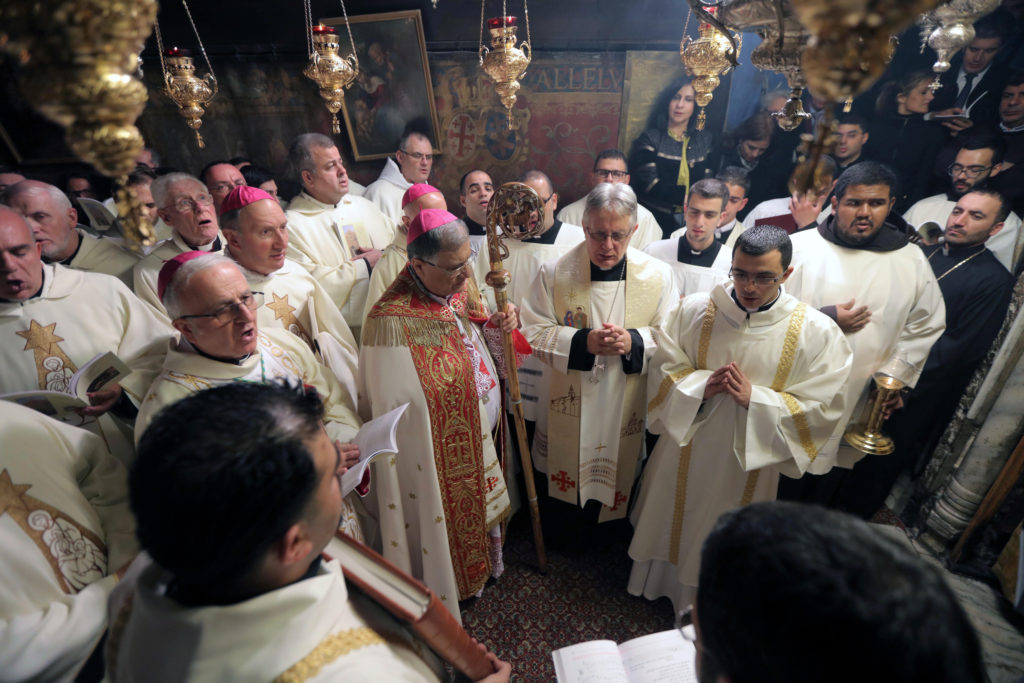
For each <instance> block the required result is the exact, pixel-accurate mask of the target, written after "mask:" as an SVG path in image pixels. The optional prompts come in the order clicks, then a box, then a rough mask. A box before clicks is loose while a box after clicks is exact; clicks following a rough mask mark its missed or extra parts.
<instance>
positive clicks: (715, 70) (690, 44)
mask: <svg viewBox="0 0 1024 683" xmlns="http://www.w3.org/2000/svg"><path fill="white" fill-rule="evenodd" d="M708 13H709V14H713V13H714V8H710V9H709V10H708ZM698 31H699V33H700V37H699V38H697V39H696V40H690V37H689V36H687V35H684V36H683V40H682V42H681V43H680V45H679V56H680V58H681V59H682V61H683V66H685V67H686V73H688V74H689V75H691V76H693V77H694V79H693V84H692V85H693V91H694V93H695V95H696V97H695V99H696V101H697V105H698V106H699V107H700V114H698V116H697V130H704V123H705V121H706V120H707V113H706V112H705V111H704V108H705V107H706V106H708V105H709V104H711V98H712V97H713V94H714V90H715V88H717V87H718V84H719V83H720V82H721V77H722V76H724V75H725V74H727V73H729V71H731V70H732V68H733V66H735V64H736V58H737V57H738V56H739V51H740V46H741V44H742V41H741V37H740V36H739V35H738V34H736V35H734V36H733V39H732V40H730V39H729V36H728V35H726V34H725V33H723V32H722V31H719V30H718V29H717V28H715V27H714V26H712V25H711V24H710V23H708V22H701V23H700V27H699V28H698Z"/></svg>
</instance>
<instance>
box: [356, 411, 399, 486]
mask: <svg viewBox="0 0 1024 683" xmlns="http://www.w3.org/2000/svg"><path fill="white" fill-rule="evenodd" d="M408 407H409V404H408V403H403V404H402V405H400V406H398V407H397V408H395V409H394V410H392V411H390V412H387V413H384V414H383V415H381V416H380V417H378V418H376V419H373V420H370V421H369V422H367V423H366V424H364V425H363V427H362V429H360V430H359V433H358V434H356V435H355V437H354V438H353V439H352V443H354V444H355V445H357V446H359V462H357V463H356V464H355V465H353V466H352V467H350V468H348V471H347V472H345V474H343V475H341V495H342V496H347V495H348V494H350V493H352V491H353V490H354V489H355V488H356V486H358V485H359V482H361V481H362V480H363V476H365V474H366V468H367V467H369V466H370V461H371V460H373V459H374V458H376V457H377V456H378V455H380V454H381V453H398V438H397V434H398V421H399V420H400V419H401V418H402V414H403V413H405V409H406V408H408Z"/></svg>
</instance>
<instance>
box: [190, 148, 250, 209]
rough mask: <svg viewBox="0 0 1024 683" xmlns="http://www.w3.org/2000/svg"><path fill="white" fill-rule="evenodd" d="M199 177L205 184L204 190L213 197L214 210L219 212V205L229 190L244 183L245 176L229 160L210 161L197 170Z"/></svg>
mask: <svg viewBox="0 0 1024 683" xmlns="http://www.w3.org/2000/svg"><path fill="white" fill-rule="evenodd" d="M199 179H200V180H202V181H203V182H204V183H205V184H206V191H207V192H209V193H210V196H212V197H213V208H214V212H215V213H217V214H219V213H220V205H221V204H222V203H223V202H224V198H225V197H227V196H228V193H229V192H231V190H233V189H235V188H236V187H238V186H240V185H245V178H244V177H243V176H242V172H241V171H239V170H238V167H236V166H235V165H234V164H233V163H231V162H230V161H220V160H218V161H211V162H210V163H208V164H207V165H206V166H203V170H202V171H200V172H199Z"/></svg>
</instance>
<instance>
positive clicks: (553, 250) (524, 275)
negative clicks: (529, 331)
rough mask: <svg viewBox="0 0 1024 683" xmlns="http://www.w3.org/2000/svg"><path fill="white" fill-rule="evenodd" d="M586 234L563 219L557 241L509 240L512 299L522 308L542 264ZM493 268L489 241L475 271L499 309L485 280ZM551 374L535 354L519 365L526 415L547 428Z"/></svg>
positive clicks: (507, 264) (487, 300) (509, 291)
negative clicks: (549, 242)
mask: <svg viewBox="0 0 1024 683" xmlns="http://www.w3.org/2000/svg"><path fill="white" fill-rule="evenodd" d="M583 238H584V235H583V228H581V227H580V226H578V225H571V224H569V223H562V227H561V228H560V229H559V230H558V235H556V236H555V241H554V243H553V244H543V243H539V242H535V241H531V242H520V241H518V240H506V241H505V243H504V244H505V246H506V247H508V258H506V259H504V260H503V261H502V266H503V267H504V268H505V270H507V271H508V273H509V283H508V286H507V287H506V288H505V293H506V294H507V295H508V301H509V303H512V304H515V305H516V306H517V307H519V308H522V307H523V301H524V300H525V299H526V297H527V296H528V295H529V293H530V290H531V289H532V288H533V284H534V282H536V280H537V274H538V273H539V272H540V267H541V266H542V265H544V264H545V263H547V262H548V261H555V260H557V259H559V258H561V257H562V256H563V255H565V254H566V253H567V252H568V251H569V250H570V249H572V248H573V247H575V246H576V245H578V244H580V243H581V242H583ZM490 269H491V262H490V257H489V256H488V252H487V246H486V242H485V243H484V248H483V249H482V250H481V251H480V253H479V254H477V259H476V262H475V264H474V271H475V272H474V275H475V276H476V279H477V282H478V283H479V286H480V293H481V294H482V295H483V296H484V301H485V303H486V304H487V306H488V307H489V308H490V310H492V311H494V310H497V307H496V306H495V302H494V289H492V288H491V287H490V286H489V285H487V283H486V281H485V278H486V277H487V273H488V272H489V271H490ZM550 375H551V369H550V367H549V366H547V365H545V364H544V363H542V362H541V361H540V360H539V359H538V358H537V356H536V355H533V354H531V355H529V356H526V357H525V358H524V359H523V364H522V365H521V366H519V393H520V396H521V397H522V399H523V416H524V417H525V418H526V419H527V420H532V421H534V422H537V423H538V426H539V427H540V428H541V429H542V430H544V431H546V430H545V429H544V428H545V426H546V425H547V422H548V411H547V407H546V406H547V404H548V391H549V386H550V384H551V377H550Z"/></svg>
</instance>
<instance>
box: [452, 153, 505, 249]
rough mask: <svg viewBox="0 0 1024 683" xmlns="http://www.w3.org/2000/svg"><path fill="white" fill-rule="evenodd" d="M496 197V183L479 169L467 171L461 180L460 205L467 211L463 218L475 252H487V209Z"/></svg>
mask: <svg viewBox="0 0 1024 683" xmlns="http://www.w3.org/2000/svg"><path fill="white" fill-rule="evenodd" d="M493 196H494V181H493V180H491V176H490V175H489V174H488V173H487V172H486V171H482V170H480V169H478V168H475V169H473V170H471V171H466V172H465V173H464V174H463V175H462V178H461V179H460V180H459V204H461V205H462V208H463V209H465V210H466V215H465V216H464V217H463V218H462V220H463V222H464V223H465V224H466V228H467V229H468V230H469V241H470V243H471V244H472V245H473V251H475V252H480V251H486V250H487V244H486V243H487V227H486V226H485V223H487V207H488V206H489V205H490V202H491V197H493ZM446 208H447V207H446Z"/></svg>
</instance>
